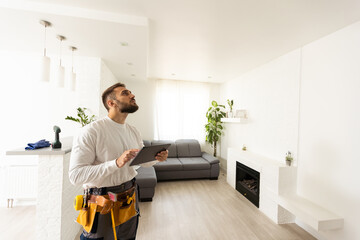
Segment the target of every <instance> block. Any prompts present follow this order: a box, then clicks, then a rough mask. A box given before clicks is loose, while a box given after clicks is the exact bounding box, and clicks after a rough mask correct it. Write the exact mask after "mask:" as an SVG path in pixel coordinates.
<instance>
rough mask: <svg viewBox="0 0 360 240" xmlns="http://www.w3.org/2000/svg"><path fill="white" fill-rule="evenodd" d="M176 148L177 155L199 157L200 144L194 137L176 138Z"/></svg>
mask: <svg viewBox="0 0 360 240" xmlns="http://www.w3.org/2000/svg"><path fill="white" fill-rule="evenodd" d="M175 143H176V148H177V155H178V157H179V158H180V157H201V155H202V153H201V148H200V144H199V142H198V141H197V140H195V139H180V140H176V141H175Z"/></svg>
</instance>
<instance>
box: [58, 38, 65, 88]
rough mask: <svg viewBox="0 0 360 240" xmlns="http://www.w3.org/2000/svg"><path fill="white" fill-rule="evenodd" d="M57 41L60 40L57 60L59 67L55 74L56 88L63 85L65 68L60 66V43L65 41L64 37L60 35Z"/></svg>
mask: <svg viewBox="0 0 360 240" xmlns="http://www.w3.org/2000/svg"><path fill="white" fill-rule="evenodd" d="M57 39H59V40H60V55H59V58H60V65H59V67H58V72H57V74H58V75H57V84H58V87H64V83H65V68H64V67H63V66H61V50H62V49H61V43H62V41H65V40H66V37H64V36H61V35H57Z"/></svg>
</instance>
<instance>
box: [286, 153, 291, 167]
mask: <svg viewBox="0 0 360 240" xmlns="http://www.w3.org/2000/svg"><path fill="white" fill-rule="evenodd" d="M285 160H286V165H288V166H291V162H292V161H293V157H292V156H291V152H290V151H288V152H287V153H286V157H285Z"/></svg>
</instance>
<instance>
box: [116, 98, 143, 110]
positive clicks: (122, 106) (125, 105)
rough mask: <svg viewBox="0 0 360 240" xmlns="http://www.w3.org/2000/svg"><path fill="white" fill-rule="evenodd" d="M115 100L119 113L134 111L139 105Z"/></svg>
mask: <svg viewBox="0 0 360 240" xmlns="http://www.w3.org/2000/svg"><path fill="white" fill-rule="evenodd" d="M115 101H116V104H117V107H118V109H119V111H120V112H121V113H134V112H136V111H137V110H138V109H139V106H138V105H137V104H136V103H134V104H128V103H122V102H119V101H118V100H115Z"/></svg>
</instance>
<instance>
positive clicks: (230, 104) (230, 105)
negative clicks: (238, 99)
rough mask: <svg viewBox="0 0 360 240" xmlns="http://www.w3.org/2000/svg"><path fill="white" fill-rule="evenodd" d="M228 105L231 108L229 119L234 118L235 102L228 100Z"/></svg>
mask: <svg viewBox="0 0 360 240" xmlns="http://www.w3.org/2000/svg"><path fill="white" fill-rule="evenodd" d="M227 103H228V105H229V108H230V112H229V113H228V117H229V118H232V117H233V116H234V114H233V111H232V109H233V105H234V100H229V99H228V100H227Z"/></svg>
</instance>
